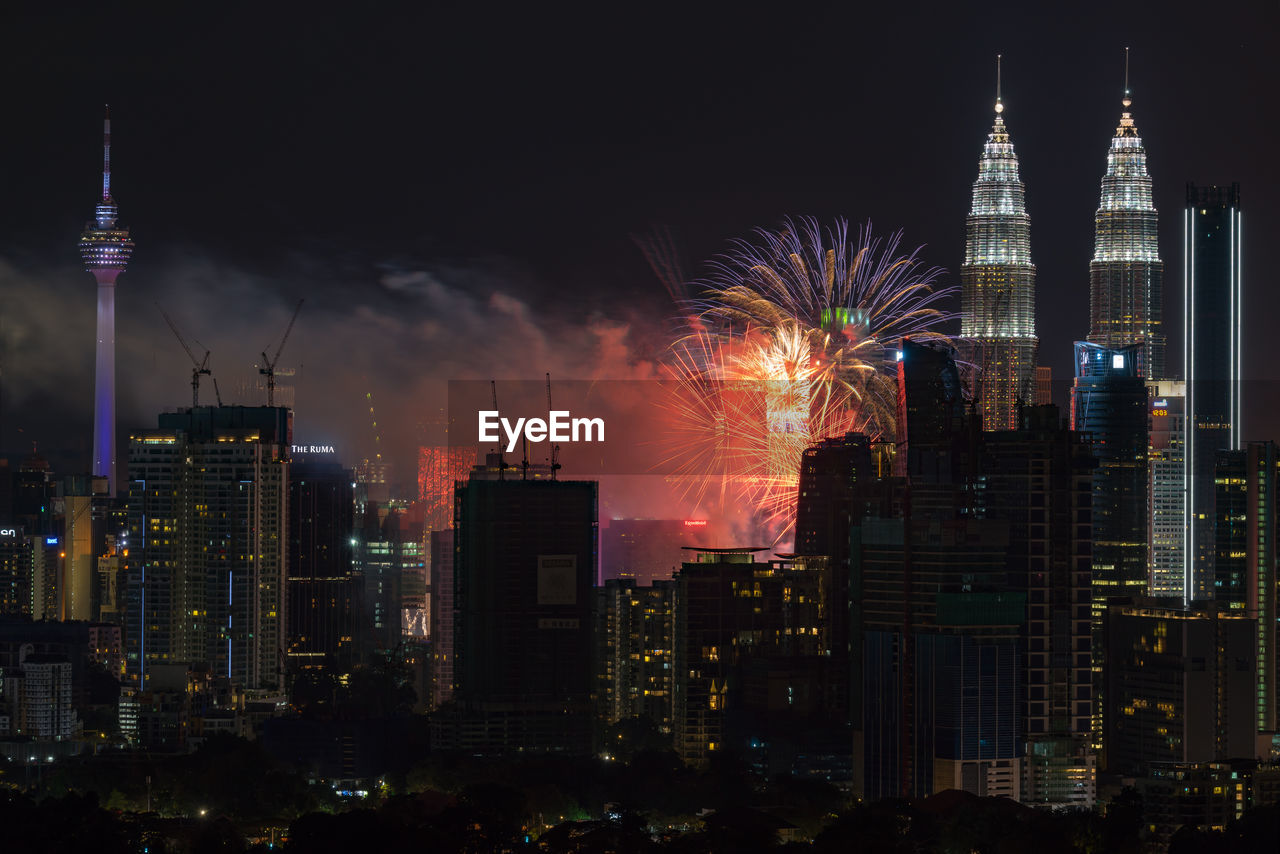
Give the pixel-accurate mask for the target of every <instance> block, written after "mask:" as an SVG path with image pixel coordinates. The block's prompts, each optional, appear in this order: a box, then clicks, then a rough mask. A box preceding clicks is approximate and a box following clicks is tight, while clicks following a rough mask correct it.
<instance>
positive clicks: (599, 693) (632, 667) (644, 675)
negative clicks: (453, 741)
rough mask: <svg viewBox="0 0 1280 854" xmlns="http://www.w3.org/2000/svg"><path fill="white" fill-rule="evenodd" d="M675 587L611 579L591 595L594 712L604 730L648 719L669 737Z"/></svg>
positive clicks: (665, 583) (665, 584) (666, 584)
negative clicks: (594, 652)
mask: <svg viewBox="0 0 1280 854" xmlns="http://www.w3.org/2000/svg"><path fill="white" fill-rule="evenodd" d="M674 585H675V582H673V581H671V580H670V579H667V580H665V581H663V580H655V581H654V582H653V583H652V584H648V585H643V586H641V585H637V584H636V581H635V579H633V578H611V579H608V580H606V581H605V583H604V586H602V587H597V588H596V589H595V594H596V609H595V619H596V638H595V644H596V659H595V667H596V689H595V692H596V709H597V714H598V715H599V716H600V718H601V723H603V724H605V725H609V724H615V723H617V722H618V721H623V720H627V719H628V718H635V717H644V718H648V719H649V720H650V721H651V722H652V723H653V725H654V727H656V728H657V730H658V731H659V732H664V733H669V732H671V708H672V707H671V703H672V690H671V686H672V680H673V678H674V677H675V673H674V672H673V671H672V669H671V662H672V646H673V645H674V633H675V615H674V598H675V595H674Z"/></svg>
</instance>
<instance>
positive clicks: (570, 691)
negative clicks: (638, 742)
mask: <svg viewBox="0 0 1280 854" xmlns="http://www.w3.org/2000/svg"><path fill="white" fill-rule="evenodd" d="M482 474H483V472H482ZM454 506H455V508H456V509H455V515H454V537H455V542H456V544H457V545H456V549H455V551H454V561H455V563H454V624H453V632H454V667H453V674H454V685H455V689H454V698H455V700H456V703H457V710H456V712H457V716H456V717H455V718H452V719H451V720H450V721H449V722H446V721H442V722H441V725H442V727H443V726H445V725H447V724H448V723H452V724H453V725H454V726H453V730H452V732H451V733H448V734H446V733H444V732H442V733H441V736H442V737H443V738H444V743H447V744H451V745H453V746H456V747H458V748H460V749H470V750H478V751H488V752H498V753H507V752H515V751H538V752H542V751H555V752H564V753H587V752H589V751H590V749H591V714H590V696H591V688H592V678H591V676H592V672H591V649H592V646H591V635H592V625H591V606H592V594H591V587H592V582H593V580H594V577H595V566H596V556H597V549H598V534H597V518H598V517H597V514H598V492H597V484H596V483H595V482H594V481H563V480H562V481H557V480H551V479H547V480H520V479H516V478H515V477H513V478H511V479H504V480H487V479H481V478H476V477H473V478H471V479H470V480H468V481H467V482H466V483H462V484H459V485H458V487H457V490H456V498H455V505H454Z"/></svg>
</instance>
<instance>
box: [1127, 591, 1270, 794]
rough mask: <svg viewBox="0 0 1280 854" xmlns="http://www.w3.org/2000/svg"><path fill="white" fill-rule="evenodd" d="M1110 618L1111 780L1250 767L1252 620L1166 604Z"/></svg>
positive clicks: (1211, 607)
mask: <svg viewBox="0 0 1280 854" xmlns="http://www.w3.org/2000/svg"><path fill="white" fill-rule="evenodd" d="M1105 619H1106V632H1107V648H1108V650H1109V651H1110V653H1111V654H1110V656H1109V657H1108V660H1107V664H1106V692H1105V693H1106V703H1105V706H1106V712H1105V726H1106V738H1105V740H1104V743H1105V745H1106V749H1105V753H1104V765H1105V768H1106V770H1107V771H1109V772H1113V773H1120V774H1140V773H1142V772H1143V771H1144V770H1145V769H1147V768H1149V767H1150V766H1151V765H1152V764H1154V763H1159V762H1212V761H1215V760H1223V759H1251V758H1253V756H1254V753H1255V750H1256V739H1255V733H1256V730H1255V729H1254V708H1255V707H1254V697H1253V695H1254V685H1253V682H1254V666H1253V665H1254V633H1255V626H1254V623H1255V621H1254V620H1252V619H1250V618H1248V617H1247V616H1245V615H1244V614H1243V613H1241V612H1239V611H1231V610H1224V609H1220V608H1219V607H1218V606H1217V604H1216V603H1196V604H1194V605H1193V606H1191V607H1188V608H1181V607H1173V608H1170V607H1164V606H1163V604H1162V603H1161V602H1160V601H1159V600H1141V601H1135V602H1134V603H1132V604H1112V605H1111V606H1110V607H1109V608H1108V609H1107V614H1106V618H1105Z"/></svg>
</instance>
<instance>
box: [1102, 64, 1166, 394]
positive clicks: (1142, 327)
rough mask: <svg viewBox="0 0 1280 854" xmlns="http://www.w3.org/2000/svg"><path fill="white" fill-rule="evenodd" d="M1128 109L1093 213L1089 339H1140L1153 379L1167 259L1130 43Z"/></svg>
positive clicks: (1159, 359)
mask: <svg viewBox="0 0 1280 854" xmlns="http://www.w3.org/2000/svg"><path fill="white" fill-rule="evenodd" d="M1121 103H1122V104H1123V105H1124V112H1123V113H1121V114H1120V126H1119V127H1117V128H1116V135H1115V136H1114V137H1112V138H1111V148H1110V150H1108V151H1107V172H1106V174H1105V175H1103V176H1102V201H1101V203H1100V204H1099V206H1098V212H1097V213H1096V214H1095V215H1094V219H1093V221H1094V229H1095V238H1094V250H1093V261H1092V262H1090V264H1089V341H1091V342H1092V343H1094V344H1099V345H1101V346H1103V347H1106V348H1108V349H1112V350H1115V349H1119V348H1122V347H1128V346H1129V345H1130V344H1141V345H1142V352H1141V354H1140V356H1139V359H1140V360H1139V363H1138V369H1139V371H1141V373H1142V376H1143V377H1145V378H1146V379H1151V380H1163V379H1169V377H1168V375H1167V374H1166V372H1165V358H1164V355H1165V354H1164V349H1165V336H1164V326H1163V323H1162V318H1163V315H1164V263H1163V262H1162V261H1161V260H1160V252H1159V247H1158V246H1157V245H1156V243H1157V241H1156V226H1157V222H1158V219H1157V215H1156V209H1155V206H1154V205H1153V204H1152V203H1151V176H1150V175H1149V174H1147V152H1146V150H1145V149H1144V148H1143V147H1142V137H1140V136H1138V129H1137V128H1136V127H1134V124H1133V116H1132V114H1130V113H1129V107H1130V106H1132V104H1133V100H1132V98H1131V97H1130V92H1129V52H1128V49H1126V50H1125V72H1124V100H1123V101H1121Z"/></svg>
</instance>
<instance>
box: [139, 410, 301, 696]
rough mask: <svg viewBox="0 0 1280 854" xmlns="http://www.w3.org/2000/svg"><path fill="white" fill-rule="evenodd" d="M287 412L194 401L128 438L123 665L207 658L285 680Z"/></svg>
mask: <svg viewBox="0 0 1280 854" xmlns="http://www.w3.org/2000/svg"><path fill="white" fill-rule="evenodd" d="M290 421H291V418H290V413H289V410H288V409H285V408H283V407H244V406H219V407H212V406H202V407H196V408H192V409H184V410H182V411H180V412H176V413H166V414H163V415H161V416H160V419H159V429H157V430H145V431H141V432H139V433H136V434H134V435H133V436H131V437H130V442H129V541H130V543H131V547H130V549H129V557H128V559H127V572H128V599H129V603H128V616H127V618H126V625H125V632H126V637H127V647H126V666H127V668H128V671H129V674H130V675H131V676H133V677H134V678H135V679H136V680H137V684H138V687H140V688H143V689H146V688H148V687H149V681H148V680H149V678H150V668H151V667H152V666H153V665H156V664H160V665H166V664H192V665H198V664H204V665H207V666H208V667H209V669H210V671H211V672H213V673H214V674H216V675H218V676H225V677H227V678H228V679H230V680H232V681H234V682H236V683H238V684H240V685H242V686H243V687H244V688H246V689H250V690H256V689H264V690H279V689H282V688H283V673H282V670H283V666H282V665H283V662H284V659H285V650H286V647H287V643H288V633H287V628H288V621H287V607H288V600H287V598H286V595H285V579H286V562H287V554H288V536H287V524H288V497H289V448H290V444H291V437H290V435H289V434H290V432H291V427H290Z"/></svg>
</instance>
